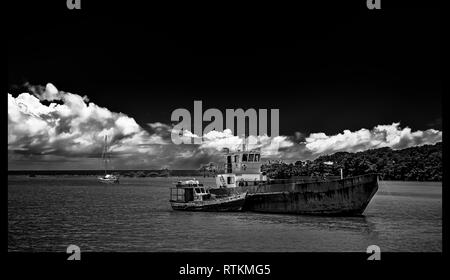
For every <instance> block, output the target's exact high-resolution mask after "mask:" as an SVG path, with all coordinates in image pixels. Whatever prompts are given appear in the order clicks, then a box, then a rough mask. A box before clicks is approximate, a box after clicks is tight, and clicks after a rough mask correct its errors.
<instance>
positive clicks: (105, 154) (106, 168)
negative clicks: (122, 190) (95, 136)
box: [103, 135, 108, 176]
mask: <svg viewBox="0 0 450 280" xmlns="http://www.w3.org/2000/svg"><path fill="white" fill-rule="evenodd" d="M107 153H108V136H107V135H105V146H104V148H103V160H104V161H105V176H106V174H107V170H108V159H107V156H108V155H107Z"/></svg>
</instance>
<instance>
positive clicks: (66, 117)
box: [8, 84, 442, 169]
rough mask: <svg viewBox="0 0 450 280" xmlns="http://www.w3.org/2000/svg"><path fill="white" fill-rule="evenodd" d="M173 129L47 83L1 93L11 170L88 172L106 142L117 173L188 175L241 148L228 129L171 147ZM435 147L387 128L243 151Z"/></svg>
mask: <svg viewBox="0 0 450 280" xmlns="http://www.w3.org/2000/svg"><path fill="white" fill-rule="evenodd" d="M173 128H174V126H173V125H170V124H164V123H161V122H155V123H148V124H147V125H146V126H145V127H141V126H140V125H139V124H138V123H137V122H136V121H135V119H134V118H132V117H130V116H128V115H126V114H123V113H117V112H112V111H110V110H109V109H107V108H104V107H101V106H98V105H97V104H95V103H93V102H90V101H89V98H88V97H87V96H80V95H77V94H72V93H69V92H64V91H59V90H58V89H57V88H56V87H55V86H54V85H52V84H47V85H46V86H45V87H43V86H31V85H28V92H23V93H21V94H19V95H18V96H17V97H14V96H12V95H11V94H8V165H9V166H11V168H13V169H23V168H26V167H27V166H28V167H29V168H30V169H39V168H48V169H58V168H62V169H64V168H65V169H77V168H81V169H92V168H96V167H98V166H99V161H98V159H96V158H98V157H99V156H100V154H101V151H102V148H103V139H104V137H105V136H106V135H107V136H108V140H109V142H110V150H111V152H112V156H113V157H120V161H118V162H119V163H120V165H118V166H117V169H155V168H156V169H157V168H161V167H162V166H164V167H168V168H173V169H196V168H199V167H200V166H201V165H204V164H207V163H210V162H217V163H220V162H221V161H223V156H222V153H221V151H222V150H223V148H229V149H231V150H234V149H239V148H241V145H242V143H243V142H244V141H243V138H242V137H239V136H235V135H233V133H232V131H231V130H230V129H225V130H224V131H215V130H213V131H210V132H208V133H206V134H205V135H203V136H198V135H195V134H193V133H192V132H190V131H188V130H184V131H179V133H180V134H181V137H182V138H183V139H189V140H193V139H194V138H197V139H201V143H200V144H195V145H194V144H181V145H175V144H173V143H172V140H171V133H172V132H173ZM440 141H442V132H441V131H439V130H435V129H428V130H424V131H422V130H417V131H412V130H411V129H410V128H409V127H404V128H401V127H400V124H399V123H393V124H391V125H378V126H376V127H374V128H372V129H365V128H363V129H360V130H357V131H350V130H344V131H343V132H342V133H338V134H336V135H327V134H325V133H321V132H319V133H311V134H309V135H308V134H304V133H300V132H296V133H295V134H294V135H293V136H291V137H289V136H276V137H269V136H267V135H262V136H250V137H249V138H248V139H247V144H248V148H250V149H252V148H260V149H261V152H262V156H263V158H264V159H275V158H277V159H282V160H286V161H296V160H304V159H313V158H315V157H318V156H320V155H322V154H331V153H334V152H338V151H347V152H358V151H363V150H367V149H374V148H381V147H391V148H393V149H403V148H407V147H411V146H417V145H424V144H434V143H437V142H440ZM94 159H95V160H94ZM116 163H117V161H116ZM43 166H46V167H43Z"/></svg>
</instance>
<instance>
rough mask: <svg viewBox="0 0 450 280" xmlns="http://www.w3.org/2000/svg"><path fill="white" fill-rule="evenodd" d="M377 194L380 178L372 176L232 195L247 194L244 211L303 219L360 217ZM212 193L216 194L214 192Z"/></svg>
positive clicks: (261, 188) (267, 186) (255, 189)
mask: <svg viewBox="0 0 450 280" xmlns="http://www.w3.org/2000/svg"><path fill="white" fill-rule="evenodd" d="M377 190H378V179H377V175H376V174H370V175H363V176H357V177H350V178H345V179H342V180H333V181H319V182H291V183H282V184H264V185H258V186H245V187H237V188H235V190H233V191H232V192H241V191H246V192H247V197H246V200H245V204H244V207H243V210H244V211H245V210H246V211H255V212H266V213H287V214H303V215H360V214H362V213H363V212H364V210H365V209H366V207H367V205H368V204H369V202H370V200H371V199H372V197H373V196H374V195H375V193H376V192H377ZM222 191H223V190H222ZM210 192H211V193H214V191H212V190H210Z"/></svg>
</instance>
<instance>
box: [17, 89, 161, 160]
mask: <svg viewBox="0 0 450 280" xmlns="http://www.w3.org/2000/svg"><path fill="white" fill-rule="evenodd" d="M29 91H30V92H31V94H30V93H28V92H24V93H21V94H19V96H17V97H13V96H12V95H11V94H8V150H11V151H21V152H22V153H31V154H54V155H68V156H95V155H96V154H99V153H101V149H102V146H103V139H104V137H105V136H108V137H109V141H110V143H111V144H110V147H111V151H112V152H113V153H120V154H135V153H145V154H152V153H153V152H154V147H153V145H158V144H166V142H165V141H164V140H163V139H162V138H161V137H160V136H158V135H156V134H153V135H150V134H149V133H148V132H146V131H145V130H143V129H142V128H141V127H140V126H139V125H138V124H137V123H136V121H135V120H134V119H133V118H131V117H129V116H127V115H125V114H122V113H115V112H111V111H110V110H108V109H107V108H103V107H100V106H98V105H96V104H94V103H92V102H88V98H87V97H81V96H80V95H77V94H72V93H68V92H62V91H58V90H57V89H56V87H55V86H54V85H52V84H47V86H46V87H45V88H44V87H41V86H31V87H30V90H29ZM43 100H46V101H49V102H52V103H50V104H49V105H45V104H43V102H42V101H43ZM53 101H59V102H53Z"/></svg>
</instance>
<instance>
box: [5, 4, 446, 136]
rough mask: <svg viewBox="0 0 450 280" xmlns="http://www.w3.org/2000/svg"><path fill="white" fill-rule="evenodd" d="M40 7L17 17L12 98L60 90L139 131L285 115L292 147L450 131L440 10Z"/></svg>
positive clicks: (12, 35)
mask: <svg viewBox="0 0 450 280" xmlns="http://www.w3.org/2000/svg"><path fill="white" fill-rule="evenodd" d="M35 2H36V1H35ZM40 2H42V1H39V4H35V6H27V5H22V6H20V8H21V9H20V10H19V9H18V7H13V8H11V10H10V13H9V14H10V16H11V18H10V20H9V22H10V23H9V26H8V33H7V36H8V37H7V41H8V87H9V90H10V92H11V93H18V91H20V89H17V88H16V87H15V86H16V85H20V84H23V83H24V82H29V83H31V84H41V85H45V84H46V83H48V82H51V83H53V84H54V85H55V86H56V87H57V88H58V89H60V90H64V91H68V92H73V93H77V94H80V95H87V96H89V98H90V100H91V101H93V102H94V103H96V104H98V105H100V106H104V107H106V108H108V109H110V110H111V111H115V112H123V113H126V114H128V115H129V116H131V117H134V118H135V119H136V121H137V122H138V123H140V124H145V123H152V122H163V123H169V122H170V115H171V112H172V111H173V110H174V109H176V108H180V107H183V108H187V109H190V110H191V112H192V110H193V101H194V100H203V106H204V109H205V110H206V109H207V108H219V109H222V110H224V109H225V108H239V107H241V108H244V109H248V108H255V109H257V108H267V109H270V108H278V109H280V134H283V135H292V134H293V133H294V132H295V131H300V132H302V133H311V132H325V133H327V134H335V133H338V132H341V131H342V130H344V129H350V130H352V131H353V130H357V129H360V128H372V127H374V126H376V125H378V124H391V123H392V122H401V124H402V126H409V127H411V128H412V129H414V130H416V129H428V128H435V129H442V127H441V121H442V119H441V114H442V112H441V106H442V105H441V100H442V92H441V91H442V89H441V76H440V75H441V74H440V67H441V66H440V63H441V54H440V53H441V50H440V40H441V39H440V32H441V31H440V22H441V18H440V17H441V14H440V11H439V10H432V9H418V8H416V9H408V8H406V7H404V8H402V9H389V8H386V9H382V10H381V11H369V10H367V9H366V8H365V6H364V5H365V4H364V3H365V1H361V3H358V4H357V3H355V5H362V7H355V8H354V9H349V7H348V6H345V7H343V8H342V9H341V10H336V9H334V7H333V8H328V9H327V8H326V7H321V8H304V9H298V10H296V11H295V12H293V13H292V14H291V13H290V14H286V15H284V14H283V13H276V16H275V12H274V14H272V13H271V11H270V9H269V10H268V11H265V12H264V13H257V12H254V13H249V14H240V15H239V16H235V15H234V14H231V13H228V14H227V13H225V14H220V15H219V13H218V12H217V10H213V11H211V12H209V13H206V14H207V17H205V18H203V17H201V16H200V15H204V14H202V13H201V12H199V15H197V14H190V13H187V14H184V15H183V16H182V17H179V16H178V15H176V14H171V13H168V15H167V16H166V14H164V15H160V17H155V15H158V14H159V13H158V11H155V10H153V11H151V12H148V13H147V10H144V12H143V13H136V11H137V10H140V9H144V8H143V7H135V9H136V10H133V9H132V8H131V7H130V6H127V3H129V2H128V1H123V3H121V6H119V7H116V8H115V9H114V10H108V7H107V5H106V6H104V8H101V9H99V7H93V6H89V4H87V3H84V2H83V9H82V11H68V10H67V9H65V7H64V6H63V7H61V6H58V7H56V8H55V7H53V8H55V10H52V9H50V8H51V7H49V6H48V5H50V4H44V3H42V5H41V3H40ZM61 2H64V3H63V4H62V5H64V4H65V1H61ZM356 2H357V1H356ZM44 5H47V6H44ZM60 5H61V4H60ZM111 5H113V4H111ZM128 5H131V4H128ZM325 6H326V5H325ZM122 8H123V9H124V10H123V11H121V9H122ZM287 10H289V7H287ZM119 11H121V12H120V13H119ZM141 12H142V11H141ZM216 13H217V14H216ZM254 14H257V16H256V17H253V15H254ZM223 112H224V111H223Z"/></svg>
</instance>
